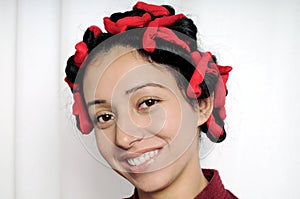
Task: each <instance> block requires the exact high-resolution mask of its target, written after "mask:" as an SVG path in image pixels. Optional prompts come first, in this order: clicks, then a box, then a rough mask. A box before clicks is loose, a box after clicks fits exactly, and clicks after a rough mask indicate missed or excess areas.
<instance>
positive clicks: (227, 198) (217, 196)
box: [195, 169, 237, 199]
mask: <svg viewBox="0 0 300 199" xmlns="http://www.w3.org/2000/svg"><path fill="white" fill-rule="evenodd" d="M202 171H203V174H204V176H205V178H206V179H207V181H208V185H207V186H206V187H205V188H204V189H203V190H202V191H201V192H200V193H199V194H198V195H197V196H196V198H195V199H208V198H210V199H236V198H237V197H236V196H235V195H233V194H232V193H231V192H230V191H229V190H227V189H225V187H224V185H223V183H222V180H221V177H220V175H219V172H218V171H217V170H214V169H202Z"/></svg>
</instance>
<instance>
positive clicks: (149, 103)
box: [138, 98, 160, 109]
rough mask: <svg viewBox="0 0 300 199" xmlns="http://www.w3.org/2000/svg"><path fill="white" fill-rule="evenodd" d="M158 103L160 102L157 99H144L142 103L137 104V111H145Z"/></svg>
mask: <svg viewBox="0 0 300 199" xmlns="http://www.w3.org/2000/svg"><path fill="white" fill-rule="evenodd" d="M158 102H160V100H157V99H152V98H150V99H146V100H144V101H143V102H142V103H140V104H139V106H138V108H139V109H147V108H150V107H151V106H153V105H154V104H156V103H158Z"/></svg>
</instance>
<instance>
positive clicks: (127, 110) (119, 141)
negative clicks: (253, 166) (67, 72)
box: [83, 47, 200, 191]
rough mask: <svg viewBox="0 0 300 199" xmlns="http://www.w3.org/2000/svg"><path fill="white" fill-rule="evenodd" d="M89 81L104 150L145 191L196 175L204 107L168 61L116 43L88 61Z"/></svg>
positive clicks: (87, 95)
mask: <svg viewBox="0 0 300 199" xmlns="http://www.w3.org/2000/svg"><path fill="white" fill-rule="evenodd" d="M83 85H84V87H83V90H84V97H85V100H86V102H87V107H88V112H89V115H90V118H91V119H92V121H93V122H94V130H95V134H96V139H97V145H98V148H99V151H100V153H101V154H102V155H103V157H104V158H105V159H106V161H107V162H108V163H109V164H110V166H111V167H112V168H113V169H114V170H115V171H116V172H118V173H119V174H121V175H122V176H124V177H125V178H126V179H127V180H129V181H130V182H131V183H132V184H133V185H135V186H136V187H137V188H138V189H142V190H144V191H156V190H160V189H163V188H164V187H167V186H168V185H170V184H172V183H174V182H176V180H178V179H180V178H184V177H185V176H187V175H191V176H192V170H193V169H194V166H191V165H193V164H199V162H198V161H199V160H198V132H197V126H198V125H199V121H200V120H199V111H197V110H199V109H195V107H192V106H191V105H190V104H189V103H188V102H187V101H186V100H185V99H184V97H183V95H182V92H181V91H180V90H179V88H178V86H177V83H176V80H175V79H174V77H173V76H172V74H171V73H170V72H169V70H167V69H166V68H165V66H162V65H159V64H155V63H149V62H148V61H146V60H145V59H143V58H142V57H141V56H140V55H139V54H138V53H137V52H136V51H135V50H134V49H129V48H125V47H114V48H113V49H112V50H110V51H109V52H107V53H101V54H99V55H98V56H97V57H96V58H95V59H94V60H93V61H92V62H91V63H90V64H89V65H88V67H87V70H86V73H85V76H84V82H83Z"/></svg>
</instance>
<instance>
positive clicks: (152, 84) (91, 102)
mask: <svg viewBox="0 0 300 199" xmlns="http://www.w3.org/2000/svg"><path fill="white" fill-rule="evenodd" d="M147 86H151V87H158V88H165V87H164V86H162V85H160V84H156V83H147V84H143V85H139V86H135V87H133V88H131V89H129V90H127V91H125V94H126V95H129V94H130V93H133V92H135V91H137V90H139V89H142V88H145V87H147ZM105 103H106V100H93V101H90V102H88V103H87V108H89V107H90V106H93V105H97V104H105Z"/></svg>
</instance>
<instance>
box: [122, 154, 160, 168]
mask: <svg viewBox="0 0 300 199" xmlns="http://www.w3.org/2000/svg"><path fill="white" fill-rule="evenodd" d="M159 154H160V150H159V151H158V153H157V154H156V155H155V156H153V157H152V158H150V159H149V160H147V161H146V162H144V163H142V164H140V165H138V166H131V165H130V164H128V162H127V160H125V161H122V162H121V164H122V166H123V168H124V169H125V170H126V172H129V173H144V172H147V170H149V168H150V166H151V165H152V164H153V163H154V161H155V159H156V158H157V157H158V156H159Z"/></svg>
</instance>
